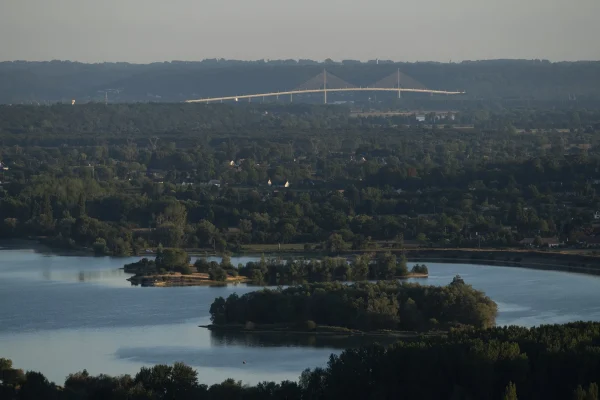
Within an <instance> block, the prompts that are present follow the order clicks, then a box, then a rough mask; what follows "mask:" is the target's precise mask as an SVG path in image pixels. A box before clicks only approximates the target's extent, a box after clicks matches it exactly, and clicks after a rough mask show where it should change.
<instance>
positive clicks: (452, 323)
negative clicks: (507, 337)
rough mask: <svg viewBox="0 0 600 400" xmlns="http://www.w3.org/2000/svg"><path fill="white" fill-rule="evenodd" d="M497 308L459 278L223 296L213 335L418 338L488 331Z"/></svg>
mask: <svg viewBox="0 0 600 400" xmlns="http://www.w3.org/2000/svg"><path fill="white" fill-rule="evenodd" d="M497 312H498V307H497V305H496V303H495V302H494V301H492V300H491V299H490V298H489V297H487V296H486V295H485V294H484V293H483V292H481V291H478V290H475V289H474V288H473V287H472V286H470V285H468V284H466V283H465V282H464V280H463V279H462V278H461V277H460V276H456V277H455V278H454V279H453V281H452V282H451V283H450V284H448V285H447V286H422V285H419V284H416V283H406V282H399V281H380V282H377V283H369V282H358V283H354V284H352V285H347V284H342V283H339V282H332V283H312V284H305V285H298V286H292V287H289V288H286V289H281V288H278V289H274V290H273V289H263V290H260V291H255V292H251V293H247V294H245V295H243V296H241V297H240V296H238V295H237V294H235V293H233V294H231V295H230V296H229V297H228V298H227V299H224V298H222V297H218V298H216V299H215V301H214V302H213V303H212V305H211V307H210V314H211V321H212V324H211V325H208V326H205V328H208V329H211V330H229V331H240V332H261V333H264V332H279V333H313V334H338V335H339V334H346V335H354V334H361V335H364V334H369V335H396V336H404V337H410V336H413V337H417V336H420V335H423V334H435V333H436V332H437V333H438V334H439V333H443V332H445V331H448V330H450V329H452V328H460V327H473V328H483V329H485V328H489V327H492V326H494V325H495V323H496V315H497Z"/></svg>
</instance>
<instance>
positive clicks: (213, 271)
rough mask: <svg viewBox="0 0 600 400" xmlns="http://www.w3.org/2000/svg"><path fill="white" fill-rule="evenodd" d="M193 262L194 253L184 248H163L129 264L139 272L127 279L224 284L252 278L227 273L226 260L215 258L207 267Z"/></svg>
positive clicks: (130, 269)
mask: <svg viewBox="0 0 600 400" xmlns="http://www.w3.org/2000/svg"><path fill="white" fill-rule="evenodd" d="M190 261H191V258H190V256H189V255H188V254H187V253H186V252H185V251H183V250H181V249H163V248H162V247H159V248H158V250H157V252H156V258H155V259H154V260H149V259H147V258H142V259H141V260H140V261H138V262H134V263H131V264H126V265H125V266H124V267H123V269H124V270H125V272H127V273H130V274H135V275H134V276H132V277H131V278H129V279H127V280H128V281H130V282H131V284H132V285H141V286H198V285H223V284H226V283H240V282H246V281H248V278H246V277H244V276H239V274H238V273H237V270H236V271H233V270H232V271H231V272H230V273H227V272H225V269H224V268H222V266H223V262H222V263H221V265H220V264H218V263H216V262H214V261H213V262H211V263H207V265H208V267H207V268H204V266H203V263H198V262H197V263H196V264H194V265H192V264H190ZM203 261H204V260H203ZM225 261H226V262H227V260H225ZM200 264H202V265H200Z"/></svg>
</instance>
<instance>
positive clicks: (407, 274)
mask: <svg viewBox="0 0 600 400" xmlns="http://www.w3.org/2000/svg"><path fill="white" fill-rule="evenodd" d="M190 262H191V258H190V257H189V255H188V254H187V253H186V252H185V251H183V250H181V249H163V248H159V249H158V251H157V254H156V259H155V260H149V259H147V258H143V259H141V260H140V261H138V262H135V263H131V264H127V265H125V266H124V270H125V272H127V273H132V274H135V275H134V276H133V277H131V278H129V281H130V282H131V283H132V284H134V285H142V286H193V285H218V284H226V283H240V282H244V283H250V284H255V285H262V286H277V285H295V284H303V283H316V282H331V281H341V282H347V281H365V280H392V279H408V278H427V277H428V276H429V271H428V269H427V266H426V265H419V264H416V265H414V266H413V267H412V269H411V270H409V269H408V266H407V262H406V257H404V255H402V256H401V257H400V258H397V257H396V255H394V254H392V253H390V252H386V253H379V254H378V255H377V256H374V255H372V254H361V255H357V256H356V257H355V258H354V259H353V260H352V261H349V260H348V259H347V258H344V257H337V258H332V257H325V258H323V259H311V260H294V259H291V260H287V261H283V260H266V259H265V257H264V255H263V256H262V257H261V259H260V261H257V262H253V261H251V262H248V263H247V264H246V265H241V264H240V265H238V266H237V267H235V266H234V265H233V264H232V263H231V258H230V257H229V256H228V255H223V256H222V259H221V262H220V263H217V262H216V261H208V260H207V259H206V258H200V259H198V260H196V262H195V263H194V264H191V263H190Z"/></svg>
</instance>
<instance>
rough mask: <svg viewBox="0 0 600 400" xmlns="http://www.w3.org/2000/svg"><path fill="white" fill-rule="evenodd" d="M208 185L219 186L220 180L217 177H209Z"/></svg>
mask: <svg viewBox="0 0 600 400" xmlns="http://www.w3.org/2000/svg"><path fill="white" fill-rule="evenodd" d="M208 186H216V187H221V181H220V180H218V179H211V180H210V181H208Z"/></svg>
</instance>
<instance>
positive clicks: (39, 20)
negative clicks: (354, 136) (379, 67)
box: [0, 0, 600, 62]
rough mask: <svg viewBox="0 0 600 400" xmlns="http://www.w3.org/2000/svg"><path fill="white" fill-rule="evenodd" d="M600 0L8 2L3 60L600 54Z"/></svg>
mask: <svg viewBox="0 0 600 400" xmlns="http://www.w3.org/2000/svg"><path fill="white" fill-rule="evenodd" d="M599 17H600V0H363V1H357V0H293V1H292V0H0V60H17V59H20V60H51V59H61V60H67V59H68V60H77V61H85V62H99V61H129V62H150V61H165V60H201V59H204V58H215V57H218V58H220V57H223V58H235V59H261V58H265V59H267V58H268V59H277V58H311V59H317V60H323V59H325V58H332V59H334V60H341V59H347V58H352V59H360V60H367V59H374V58H381V59H392V60H398V61H424V60H435V61H448V60H454V61H458V60H464V59H470V60H475V59H490V58H545V59H550V60H553V61H556V60H580V59H586V60H592V59H593V60H598V59H600V42H599V38H600V24H599V23H598V22H597V21H598V18H599Z"/></svg>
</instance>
